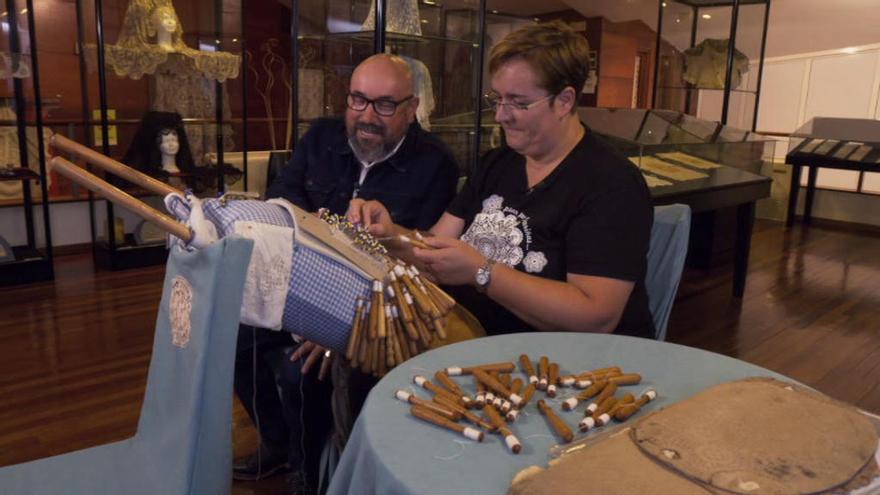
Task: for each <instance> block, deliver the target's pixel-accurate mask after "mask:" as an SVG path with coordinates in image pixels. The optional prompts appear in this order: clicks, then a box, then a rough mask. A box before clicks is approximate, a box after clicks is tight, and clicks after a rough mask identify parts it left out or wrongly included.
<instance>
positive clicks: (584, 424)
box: [578, 416, 596, 431]
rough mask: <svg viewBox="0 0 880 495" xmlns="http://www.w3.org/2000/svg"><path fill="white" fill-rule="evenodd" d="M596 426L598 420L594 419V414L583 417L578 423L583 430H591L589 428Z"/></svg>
mask: <svg viewBox="0 0 880 495" xmlns="http://www.w3.org/2000/svg"><path fill="white" fill-rule="evenodd" d="M594 426H596V420H595V419H593V417H592V416H587V417H586V418H584V419H582V420H581V422H580V423H578V427H579V428H580V429H581V431H589V429H590V428H592V427H594Z"/></svg>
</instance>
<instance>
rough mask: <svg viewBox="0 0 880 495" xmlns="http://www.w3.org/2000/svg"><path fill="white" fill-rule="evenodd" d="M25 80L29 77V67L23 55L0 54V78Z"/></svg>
mask: <svg viewBox="0 0 880 495" xmlns="http://www.w3.org/2000/svg"><path fill="white" fill-rule="evenodd" d="M10 77H11V78H15V79H27V78H28V77H31V66H30V65H28V63H27V60H26V59H25V56H24V55H20V54H17V53H5V52H0V78H3V79H9V78H10Z"/></svg>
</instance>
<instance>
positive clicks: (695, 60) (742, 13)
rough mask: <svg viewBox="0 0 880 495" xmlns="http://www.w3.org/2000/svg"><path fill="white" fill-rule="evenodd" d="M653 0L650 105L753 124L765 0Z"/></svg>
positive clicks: (726, 121) (749, 126)
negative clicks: (655, 9) (654, 37)
mask: <svg viewBox="0 0 880 495" xmlns="http://www.w3.org/2000/svg"><path fill="white" fill-rule="evenodd" d="M657 3H658V4H659V5H658V18H659V21H660V22H659V27H658V29H657V45H656V51H657V52H658V53H659V54H660V57H659V63H658V64H656V65H655V66H654V70H655V77H654V81H655V85H654V90H653V91H654V94H653V98H652V101H653V108H656V109H666V110H673V111H677V112H681V113H686V114H690V115H693V116H696V117H699V118H701V119H704V120H715V121H719V122H721V123H723V124H729V125H732V126H734V127H737V128H741V129H752V130H754V129H755V125H756V123H757V110H758V103H759V98H760V88H761V75H762V70H763V65H764V53H765V46H766V41H767V21H768V16H769V10H770V1H769V0H664V1H662V2H660V1H658V2H657Z"/></svg>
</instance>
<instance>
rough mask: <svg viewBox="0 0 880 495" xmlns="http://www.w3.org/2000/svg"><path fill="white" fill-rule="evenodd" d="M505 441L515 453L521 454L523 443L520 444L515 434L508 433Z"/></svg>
mask: <svg viewBox="0 0 880 495" xmlns="http://www.w3.org/2000/svg"><path fill="white" fill-rule="evenodd" d="M504 443H505V444H507V448H508V449H510V451H511V452H513V453H514V454H519V452H520V451H521V450H522V444H520V443H519V440H518V439H517V438H516V437H515V436H513V435H507V436H506V437H504Z"/></svg>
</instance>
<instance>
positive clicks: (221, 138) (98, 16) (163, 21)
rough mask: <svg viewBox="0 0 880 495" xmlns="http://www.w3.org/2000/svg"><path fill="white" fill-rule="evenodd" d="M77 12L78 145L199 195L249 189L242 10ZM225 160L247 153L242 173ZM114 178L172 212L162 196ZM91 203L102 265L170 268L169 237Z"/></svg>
mask: <svg viewBox="0 0 880 495" xmlns="http://www.w3.org/2000/svg"><path fill="white" fill-rule="evenodd" d="M77 5H78V11H77V12H76V14H77V21H78V23H77V24H78V30H77V31H78V32H77V35H78V42H79V45H80V49H79V65H80V75H81V81H82V83H81V84H82V101H83V103H82V106H81V108H80V111H81V121H82V122H84V123H85V124H86V125H85V127H84V128H82V129H81V132H80V133H79V135H78V136H72V137H73V138H74V139H77V138H78V139H80V140H81V142H83V143H84V144H87V145H89V146H92V147H94V148H95V149H96V150H98V151H100V152H101V153H103V154H105V155H107V156H110V157H111V158H114V159H116V160H119V161H121V162H123V163H125V164H127V165H129V166H132V167H134V168H136V169H139V170H141V171H142V172H144V173H146V174H148V175H151V176H153V177H156V178H158V179H160V180H163V181H166V182H168V183H170V184H172V185H175V186H177V187H180V188H181V189H183V188H188V189H191V190H193V191H194V192H195V193H196V194H197V195H199V196H214V195H216V194H218V193H220V192H223V191H224V190H225V188H226V187H227V185H229V184H231V183H234V182H238V181H246V176H247V157H246V153H244V152H245V151H246V150H247V126H246V125H245V121H246V118H247V115H246V112H247V105H246V104H245V102H246V98H245V96H246V91H247V89H246V87H245V83H244V82H243V81H242V77H241V75H242V73H243V72H244V70H245V68H244V67H245V66H244V64H243V62H242V61H243V60H244V59H245V57H244V55H245V39H244V35H243V30H244V27H243V23H242V15H241V14H242V12H241V10H242V8H241V2H225V1H220V0H217V1H209V2H184V1H179V2H165V3H162V2H153V1H150V0H82V1H80V2H77ZM54 130H56V131H57V132H61V133H64V132H65V129H54ZM172 142H173V144H171V143H172ZM163 146H164V148H163ZM169 150H171V151H169ZM226 154H236V155H244V156H243V157H242V158H243V159H242V160H239V162H243V164H242V165H240V168H241V170H240V169H239V168H236V167H233V166H231V165H229V164H228V163H227V162H226V160H225V155H226ZM93 172H95V173H97V174H98V175H101V173H100V172H97V171H95V170H93ZM108 180H109V181H110V182H112V183H114V184H115V185H117V186H118V187H120V188H122V189H124V190H126V191H127V192H129V193H130V194H133V195H135V196H137V197H140V198H141V199H143V200H144V201H145V202H147V203H149V204H151V205H153V206H157V207H158V208H159V209H160V210H163V209H164V207H163V206H162V205H161V202H162V198H159V197H155V196H151V195H149V194H148V193H147V192H146V191H143V190H139V189H138V188H136V187H134V186H133V185H131V184H128V183H127V182H124V181H121V180H118V179H115V178H113V177H110V178H108ZM89 198H90V218H91V229H92V240H93V246H94V253H95V258H96V261H97V264H98V266H100V267H102V268H107V269H111V270H116V269H122V268H128V267H133V266H143V265H148V264H155V263H161V262H163V261H164V259H165V257H166V255H167V251H166V249H165V236H164V235H163V234H162V233H161V232H160V231H159V230H158V229H156V228H155V227H154V226H152V225H150V224H148V223H145V222H144V221H142V220H141V219H140V218H138V217H137V216H136V215H134V214H133V213H132V212H129V211H127V210H126V209H124V208H122V207H119V206H116V205H114V204H112V203H111V202H109V201H104V202H103V204H101V203H97V202H95V201H93V200H94V199H96V198H94V196H93V195H91V194H90V195H89Z"/></svg>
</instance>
